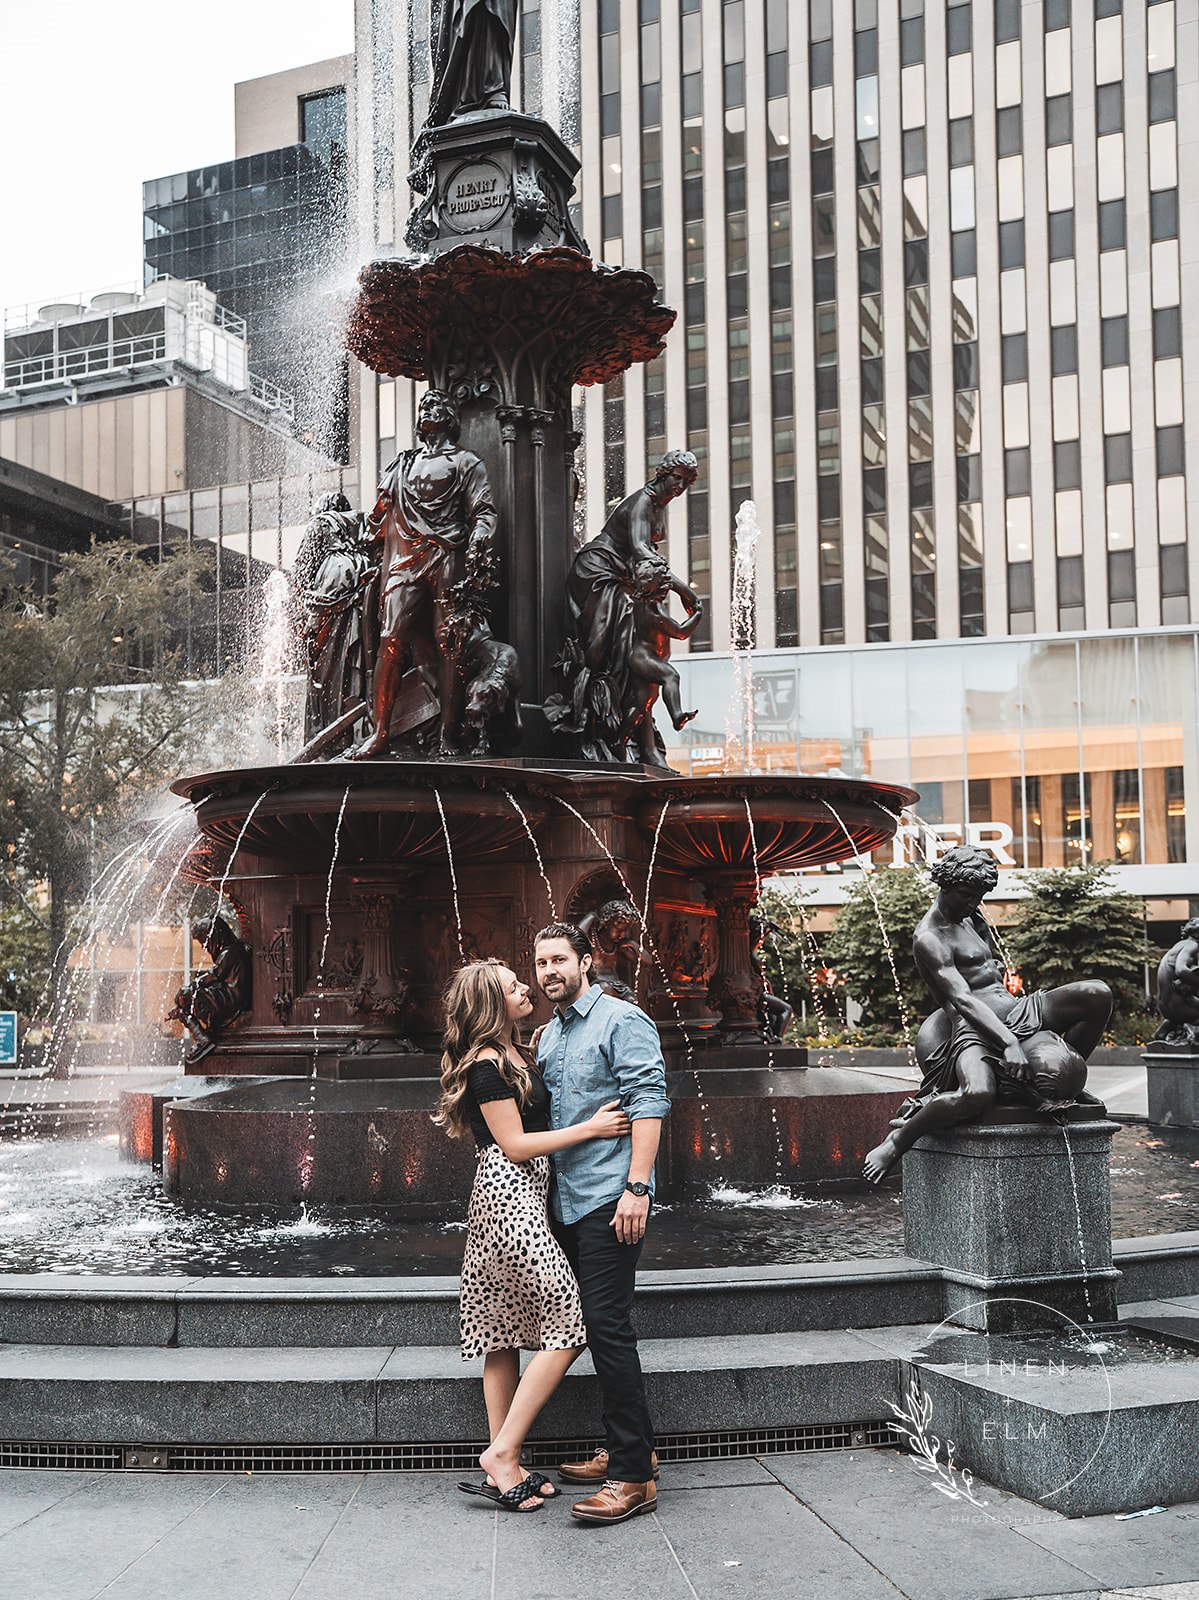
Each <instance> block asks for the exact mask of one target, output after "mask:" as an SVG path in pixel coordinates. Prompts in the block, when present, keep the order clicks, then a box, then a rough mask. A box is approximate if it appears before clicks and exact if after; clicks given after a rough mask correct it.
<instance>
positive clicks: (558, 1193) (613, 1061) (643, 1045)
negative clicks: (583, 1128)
mask: <svg viewBox="0 0 1199 1600" xmlns="http://www.w3.org/2000/svg"><path fill="white" fill-rule="evenodd" d="M537 1061H538V1065H539V1066H540V1067H541V1071H542V1074H543V1075H544V1077H545V1086H546V1088H547V1089H548V1090H549V1092H550V1127H551V1128H555V1129H557V1128H569V1127H573V1125H574V1124H575V1123H576V1122H585V1121H586V1119H587V1118H588V1117H590V1116H592V1115H594V1113H595V1112H597V1111H598V1110H599V1108H600V1107H601V1106H602V1105H606V1104H607V1103H608V1101H609V1100H619V1101H620V1103H621V1106H622V1107H623V1109H624V1110H625V1111H626V1112H627V1113H628V1116H629V1119H630V1121H633V1122H636V1121H637V1119H638V1118H639V1117H664V1116H666V1114H667V1112H669V1110H670V1101H669V1099H668V1098H667V1095H666V1064H665V1062H664V1061H663V1060H662V1045H661V1043H660V1041H659V1039H658V1030H657V1028H656V1027H655V1026H654V1024H653V1023H652V1022H651V1021H650V1019H649V1018H648V1017H647V1016H646V1014H645V1012H644V1011H642V1010H641V1009H640V1007H638V1006H634V1005H629V1004H628V1002H627V1001H624V1000H615V999H613V997H612V996H611V995H610V994H607V993H606V992H605V991H604V990H603V989H601V988H599V987H598V985H596V984H592V985H591V986H590V988H588V989H587V990H586V991H585V992H584V993H583V994H581V995H580V996H579V997H578V999H577V1000H575V1001H574V1002H573V1003H572V1004H571V1005H569V1006H567V1008H566V1015H565V1020H564V1019H563V1018H562V1017H560V1016H559V1014H558V1009H557V1007H555V1008H554V1014H553V1017H552V1018H551V1019H550V1021H549V1022H548V1023H547V1024H546V1028H545V1032H544V1033H543V1034H542V1035H541V1038H540V1040H539V1041H538V1045H537ZM631 1154H632V1140H631V1139H630V1138H628V1137H627V1136H626V1137H625V1138H623V1139H589V1140H588V1141H587V1143H586V1144H576V1145H572V1146H571V1147H570V1148H569V1149H568V1150H559V1151H558V1152H557V1154H556V1155H555V1156H554V1174H555V1177H556V1179H557V1182H556V1183H555V1185H554V1187H553V1189H552V1190H551V1199H550V1204H551V1206H552V1208H553V1212H554V1215H555V1216H556V1217H557V1218H558V1219H559V1221H561V1222H567V1223H569V1222H577V1221H578V1220H579V1218H580V1217H585V1216H586V1215H587V1213H588V1212H589V1211H595V1210H597V1209H598V1208H599V1207H600V1206H602V1205H605V1204H611V1205H613V1206H614V1205H615V1204H616V1202H617V1200H619V1198H620V1196H621V1194H622V1193H623V1191H624V1186H625V1184H626V1183H627V1182H628V1177H629V1159H630V1157H631ZM649 1181H650V1192H651V1193H652V1192H653V1184H654V1179H653V1174H652V1173H651V1174H650V1180H649Z"/></svg>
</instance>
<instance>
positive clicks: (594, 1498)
mask: <svg viewBox="0 0 1199 1600" xmlns="http://www.w3.org/2000/svg"><path fill="white" fill-rule="evenodd" d="M657 1506H658V1486H657V1484H656V1483H655V1482H654V1480H653V1479H652V1478H651V1479H650V1480H649V1482H648V1483H617V1481H616V1480H615V1478H607V1479H605V1481H604V1486H603V1488H602V1489H601V1490H600V1491H599V1493H598V1494H593V1495H589V1496H588V1498H587V1499H586V1500H576V1501H575V1503H574V1505H573V1506H571V1508H570V1514H571V1516H572V1517H578V1519H579V1521H580V1522H627V1521H628V1519H629V1518H630V1517H638V1516H640V1515H641V1513H642V1512H643V1511H655V1510H657Z"/></svg>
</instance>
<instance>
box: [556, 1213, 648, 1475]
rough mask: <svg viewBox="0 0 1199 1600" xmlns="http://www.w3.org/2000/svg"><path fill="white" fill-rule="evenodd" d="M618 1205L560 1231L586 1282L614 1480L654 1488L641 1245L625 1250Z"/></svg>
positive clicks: (586, 1315)
mask: <svg viewBox="0 0 1199 1600" xmlns="http://www.w3.org/2000/svg"><path fill="white" fill-rule="evenodd" d="M615 1212H616V1206H615V1204H614V1203H613V1202H612V1201H608V1203H607V1204H606V1205H603V1206H600V1208H599V1209H598V1210H597V1211H591V1212H588V1214H587V1215H586V1216H585V1217H580V1218H579V1220H578V1222H571V1223H561V1222H556V1223H555V1224H554V1232H555V1233H556V1234H557V1236H558V1238H559V1240H560V1241H561V1244H562V1248H563V1250H565V1252H566V1257H567V1260H568V1261H569V1262H570V1264H571V1267H572V1268H573V1269H574V1274H575V1277H576V1278H578V1280H579V1290H580V1293H581V1295H582V1299H583V1321H584V1322H585V1323H586V1324H587V1347H588V1349H589V1350H590V1351H591V1359H592V1361H593V1362H594V1363H595V1372H596V1376H597V1377H598V1378H599V1381H600V1388H601V1390H602V1391H603V1396H604V1432H605V1434H606V1435H607V1443H608V1476H609V1477H610V1478H615V1479H616V1481H617V1482H618V1483H648V1481H649V1479H650V1477H651V1476H652V1474H653V1465H652V1463H651V1461H650V1456H651V1454H652V1452H653V1448H654V1425H653V1423H652V1422H651V1420H650V1414H649V1405H648V1403H647V1401H646V1398H645V1382H644V1380H643V1378H642V1376H641V1362H640V1361H639V1360H638V1357H637V1335H636V1334H635V1333H634V1331H633V1321H632V1310H633V1286H634V1280H635V1278H636V1275H637V1260H638V1257H639V1256H640V1255H641V1244H642V1243H643V1242H644V1241H639V1242H638V1243H637V1244H621V1242H620V1241H619V1239H617V1237H616V1229H615V1228H614V1227H612V1226H611V1223H612V1218H613V1216H614V1215H615Z"/></svg>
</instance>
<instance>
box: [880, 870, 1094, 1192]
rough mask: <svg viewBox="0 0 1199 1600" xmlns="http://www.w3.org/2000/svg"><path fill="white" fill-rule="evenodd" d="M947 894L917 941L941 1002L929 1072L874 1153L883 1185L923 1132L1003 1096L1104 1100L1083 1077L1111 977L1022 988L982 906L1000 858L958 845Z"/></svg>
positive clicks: (923, 1043) (968, 1117) (946, 873)
mask: <svg viewBox="0 0 1199 1600" xmlns="http://www.w3.org/2000/svg"><path fill="white" fill-rule="evenodd" d="M929 876H930V877H931V878H932V880H933V882H934V883H935V884H936V885H937V887H938V889H939V890H940V893H939V894H938V896H937V898H936V901H935V902H934V904H933V906H932V907H931V909H930V910H929V911H928V912H927V913H926V915H925V916H924V917H923V918H922V919H921V921H920V922H919V924H918V925H917V928H916V933H915V936H914V937H913V940H912V954H913V955H914V956H915V958H916V965H917V967H918V968H919V969H920V975H921V977H922V978H923V979H924V981H925V983H926V984H927V985H928V988H929V990H930V992H931V993H932V996H933V998H934V999H935V1000H936V1001H938V1002H939V1004H940V1006H941V1009H940V1010H939V1011H934V1012H933V1014H932V1016H931V1017H928V1018H927V1019H926V1020H925V1022H924V1023H923V1025H922V1026H921V1029H920V1032H919V1033H918V1034H917V1036H916V1056H917V1059H918V1060H919V1062H920V1065H921V1067H922V1068H923V1071H924V1078H923V1081H922V1082H921V1084H920V1088H919V1089H918V1090H917V1091H916V1095H915V1097H914V1098H913V1099H911V1100H908V1101H906V1102H905V1103H904V1105H903V1107H901V1110H900V1116H899V1118H898V1119H897V1121H896V1122H895V1123H893V1124H892V1126H891V1132H890V1133H889V1134H888V1135H887V1137H886V1138H885V1139H884V1140H883V1142H882V1143H881V1144H880V1145H877V1146H876V1147H875V1149H873V1150H871V1151H870V1152H869V1154H868V1155H867V1157H866V1163H865V1167H864V1175H865V1176H866V1177H867V1178H868V1179H869V1180H870V1181H871V1182H872V1183H879V1182H881V1180H882V1179H883V1178H884V1177H886V1175H887V1173H888V1172H889V1171H890V1170H891V1168H892V1167H893V1166H894V1165H895V1163H896V1162H897V1161H898V1160H899V1159H900V1157H901V1156H902V1155H903V1153H904V1151H905V1150H910V1149H911V1147H912V1146H913V1145H914V1144H915V1143H916V1140H917V1139H919V1138H920V1137H921V1135H922V1134H925V1133H932V1132H934V1131H936V1130H937V1129H940V1128H946V1127H950V1126H952V1124H954V1123H957V1122H965V1121H973V1120H975V1119H977V1118H978V1117H981V1116H982V1115H983V1114H984V1112H986V1111H989V1110H990V1108H991V1107H992V1106H993V1105H994V1104H995V1101H996V1100H997V1099H998V1098H1001V1097H1002V1098H1006V1099H1009V1100H1018V1101H1023V1102H1024V1103H1025V1104H1032V1105H1034V1106H1037V1107H1038V1108H1040V1109H1046V1108H1051V1107H1053V1106H1054V1105H1058V1106H1061V1105H1073V1104H1076V1103H1081V1104H1084V1105H1099V1104H1100V1102H1099V1101H1098V1100H1097V1099H1096V1098H1095V1096H1094V1095H1093V1094H1089V1093H1088V1092H1087V1091H1086V1090H1085V1089H1084V1088H1083V1084H1084V1083H1085V1082H1086V1076H1087V1067H1086V1059H1087V1057H1088V1056H1089V1055H1090V1053H1091V1051H1092V1050H1094V1048H1095V1046H1096V1045H1097V1044H1098V1043H1099V1041H1100V1039H1102V1037H1103V1032H1104V1029H1105V1028H1106V1027H1107V1024H1108V1019H1109V1017H1110V1016H1111V1014H1112V993H1111V990H1110V989H1109V988H1108V986H1107V984H1106V983H1101V982H1098V981H1096V980H1087V981H1084V982H1080V983H1065V984H1062V985H1061V986H1060V987H1059V988H1057V989H1046V990H1044V991H1041V992H1038V993H1036V994H1030V995H1019V996H1017V995H1014V994H1012V993H1010V991H1009V990H1008V988H1007V986H1006V985H1005V983H1004V981H1003V977H1004V969H1003V963H1002V962H1001V961H1000V960H998V959H997V957H996V955H995V949H994V946H993V945H992V943H991V930H990V927H989V925H988V923H987V920H986V918H985V917H984V916H983V915H982V914H981V912H980V910H979V907H980V906H981V904H982V901H983V897H984V895H987V894H989V893H990V892H991V890H992V889H994V887H995V885H996V883H997V882H998V881H999V869H998V867H997V866H996V865H995V860H994V858H993V857H992V856H991V855H989V854H988V853H987V852H986V851H985V850H979V849H976V848H975V847H974V846H973V845H958V846H957V847H956V848H955V849H953V850H950V851H949V852H948V853H947V854H946V855H945V856H944V857H943V858H942V859H941V860H940V861H938V862H937V863H936V865H935V866H933V867H932V868H931V869H930V872H929Z"/></svg>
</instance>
